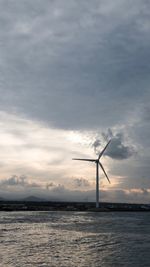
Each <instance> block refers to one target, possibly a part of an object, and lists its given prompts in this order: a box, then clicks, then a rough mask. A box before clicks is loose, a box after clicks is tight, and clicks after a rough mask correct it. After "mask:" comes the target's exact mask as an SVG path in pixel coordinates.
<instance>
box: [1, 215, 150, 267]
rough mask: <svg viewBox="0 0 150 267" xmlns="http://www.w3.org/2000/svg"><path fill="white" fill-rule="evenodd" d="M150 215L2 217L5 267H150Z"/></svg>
mask: <svg viewBox="0 0 150 267" xmlns="http://www.w3.org/2000/svg"><path fill="white" fill-rule="evenodd" d="M149 240H150V213H144V212H143V213H117V212H116V213H83V212H8V213H4V212H1V213H0V258H1V263H0V264H1V265H0V266H1V267H20V266H22V267H25V266H29V267H30V266H32V267H34V266H41V267H46V266H47V267H48V266H50V267H53V266H63V267H71V266H74V267H75V266H78V267H88V266H89V267H91V266H93V267H97V266H98V267H99V266H144V267H145V266H150V265H149V261H150V256H149V254H150V253H149V251H150V246H149Z"/></svg>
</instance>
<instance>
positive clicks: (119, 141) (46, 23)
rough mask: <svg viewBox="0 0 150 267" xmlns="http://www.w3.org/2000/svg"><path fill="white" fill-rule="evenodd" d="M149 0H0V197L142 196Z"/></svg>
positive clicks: (148, 113)
mask: <svg viewBox="0 0 150 267" xmlns="http://www.w3.org/2000/svg"><path fill="white" fill-rule="evenodd" d="M149 18H150V2H149V1H147V0H115V1H112V0H92V1H90V0H85V1H84V0H82V1H78V0H43V1H41V0H21V1H20V0H0V25H1V27H0V94H1V97H0V126H1V127H0V197H9V198H15V197H22V196H24V197H25V196H29V195H36V196H41V197H45V198H49V199H61V200H86V201H91V200H93V201H94V200H95V166H94V165H93V164H91V163H85V162H74V161H72V158H74V157H89V158H90V157H96V156H97V154H98V153H99V151H100V150H101V149H103V147H104V146H105V144H106V142H107V141H108V140H109V139H112V142H111V143H110V145H109V147H108V149H107V151H106V153H105V156H104V157H103V159H102V163H103V165H104V166H105V169H106V171H107V173H108V175H109V178H110V180H111V185H109V184H108V183H107V180H106V179H105V177H104V176H103V174H102V173H101V183H100V187H101V194H100V198H101V200H102V201H118V202H122V201H126V202H143V203H149V202H150V88H149V86H150V85H149V84H150V75H149V74H150V63H149V62H150V49H149V47H150V20H149Z"/></svg>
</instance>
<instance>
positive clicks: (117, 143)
mask: <svg viewBox="0 0 150 267" xmlns="http://www.w3.org/2000/svg"><path fill="white" fill-rule="evenodd" d="M101 135H102V138H103V139H104V140H105V142H106V143H107V142H108V141H109V140H111V142H110V144H109V145H108V147H107V149H106V150H105V152H104V155H106V156H108V157H110V158H112V159H117V160H123V159H128V158H129V157H131V156H133V155H134V154H135V149H134V148H133V146H132V145H130V146H127V145H125V144H124V135H123V133H121V132H120V133H113V131H112V130H111V129H110V128H109V129H108V130H107V132H102V134H101ZM92 146H93V147H94V150H95V152H96V154H99V153H100V151H101V150H102V149H103V148H102V146H101V141H100V138H98V139H96V140H95V141H94V143H93V144H92Z"/></svg>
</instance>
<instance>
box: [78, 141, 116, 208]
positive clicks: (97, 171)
mask: <svg viewBox="0 0 150 267" xmlns="http://www.w3.org/2000/svg"><path fill="white" fill-rule="evenodd" d="M110 142H111V140H110V141H109V142H108V143H107V145H106V146H105V147H104V149H103V150H102V151H101V152H100V154H99V156H98V158H97V159H78V158H74V159H73V160H82V161H90V162H94V163H96V208H99V166H100V167H101V169H102V170H103V172H104V174H105V176H106V178H107V180H108V182H109V183H110V180H109V178H108V175H107V173H106V172H105V169H104V167H103V165H102V163H101V162H100V158H101V157H102V155H103V153H104V151H105V150H106V148H107V146H108V145H109V143H110Z"/></svg>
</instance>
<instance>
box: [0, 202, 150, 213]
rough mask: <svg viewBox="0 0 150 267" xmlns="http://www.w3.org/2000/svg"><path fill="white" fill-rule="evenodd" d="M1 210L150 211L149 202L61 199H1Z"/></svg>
mask: <svg viewBox="0 0 150 267" xmlns="http://www.w3.org/2000/svg"><path fill="white" fill-rule="evenodd" d="M0 211H91V212H92V211H93V212H105V211H106V212H111V211H150V205H149V204H130V203H103V202H102V203H100V208H98V209H96V208H95V203H94V202H59V201H0Z"/></svg>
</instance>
